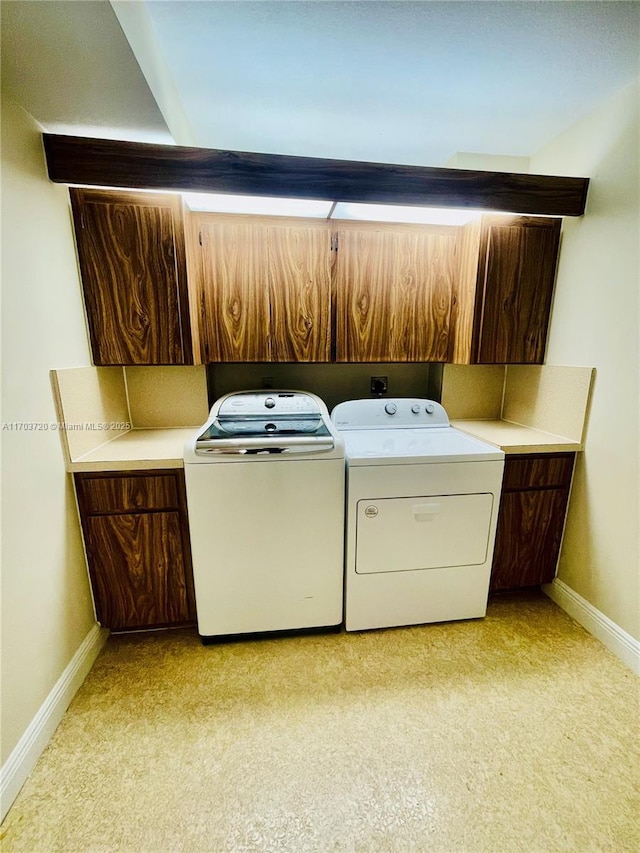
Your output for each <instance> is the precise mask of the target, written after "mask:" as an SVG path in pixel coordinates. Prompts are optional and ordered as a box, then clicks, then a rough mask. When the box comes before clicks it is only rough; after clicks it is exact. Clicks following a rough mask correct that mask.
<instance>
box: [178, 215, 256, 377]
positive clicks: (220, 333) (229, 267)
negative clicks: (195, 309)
mask: <svg viewBox="0 0 640 853" xmlns="http://www.w3.org/2000/svg"><path fill="white" fill-rule="evenodd" d="M197 219H198V244H197V246H196V247H195V248H196V251H197V252H199V254H200V270H199V272H200V275H199V289H200V300H201V303H202V315H203V317H202V320H203V325H202V327H201V329H200V333H201V346H202V348H203V349H202V357H203V360H205V361H206V362H212V361H268V360H269V286H268V273H267V261H268V253H267V246H266V242H265V241H264V240H262V239H261V236H262V235H261V234H260V233H259V232H256V228H255V226H254V225H252V224H251V223H250V222H246V221H243V220H240V221H229V220H225V219H218V218H216V217H212V216H209V215H208V214H204V215H198V217H197Z"/></svg>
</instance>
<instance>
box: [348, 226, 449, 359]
mask: <svg viewBox="0 0 640 853" xmlns="http://www.w3.org/2000/svg"><path fill="white" fill-rule="evenodd" d="M337 246H338V251H337V254H336V260H335V271H334V272H335V283H336V360H337V361H342V362H376V361H382V362H384V361H408V362H410V361H446V360H447V355H448V352H449V347H450V344H449V325H450V314H451V305H452V301H451V300H452V293H453V283H454V277H455V249H456V237H455V232H454V230H453V229H444V228H429V227H426V226H424V227H394V226H389V225H384V226H382V227H380V226H377V225H373V224H364V223H363V224H358V225H356V226H353V227H340V228H339V229H338V234H337Z"/></svg>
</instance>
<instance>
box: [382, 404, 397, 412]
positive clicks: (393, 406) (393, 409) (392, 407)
mask: <svg viewBox="0 0 640 853" xmlns="http://www.w3.org/2000/svg"><path fill="white" fill-rule="evenodd" d="M384 410H385V412H386V413H387V414H388V415H395V413H396V412H397V411H398V407H397V406H396V404H395V403H387V405H386V406H385V407H384Z"/></svg>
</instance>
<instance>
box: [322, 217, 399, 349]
mask: <svg viewBox="0 0 640 853" xmlns="http://www.w3.org/2000/svg"><path fill="white" fill-rule="evenodd" d="M392 252H393V246H392V239H391V235H390V234H388V233H384V232H377V231H369V230H364V229H363V230H357V231H356V230H351V229H349V230H341V231H339V232H338V254H337V257H336V264H335V276H336V301H337V314H336V319H337V322H336V334H337V339H336V360H337V361H391V360H392V356H391V353H392V334H393V330H392V327H391V324H392V322H393V321H392V315H393V290H392V288H391V277H392V263H391V262H392Z"/></svg>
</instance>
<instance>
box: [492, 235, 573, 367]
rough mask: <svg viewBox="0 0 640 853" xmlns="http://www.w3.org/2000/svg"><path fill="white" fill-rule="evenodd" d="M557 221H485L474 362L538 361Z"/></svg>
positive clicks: (548, 306)
mask: <svg viewBox="0 0 640 853" xmlns="http://www.w3.org/2000/svg"><path fill="white" fill-rule="evenodd" d="M560 224H561V223H560V221H559V220H553V219H550V220H531V219H529V220H527V219H517V220H515V221H512V222H506V223H496V222H491V221H489V222H488V223H487V226H486V231H485V234H484V240H483V246H485V247H486V255H485V261H484V271H483V273H481V275H483V280H481V281H480V282H479V286H480V287H481V292H482V311H481V315H480V316H479V317H478V323H479V337H478V347H477V361H478V362H479V363H482V364H490V363H498V364H501V363H507V362H508V363H512V364H514V363H525V364H542V362H543V360H544V352H545V346H546V340H547V327H548V324H549V313H550V310H551V298H552V294H553V285H554V280H555V269H556V261H557V256H558V245H559V239H560Z"/></svg>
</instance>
